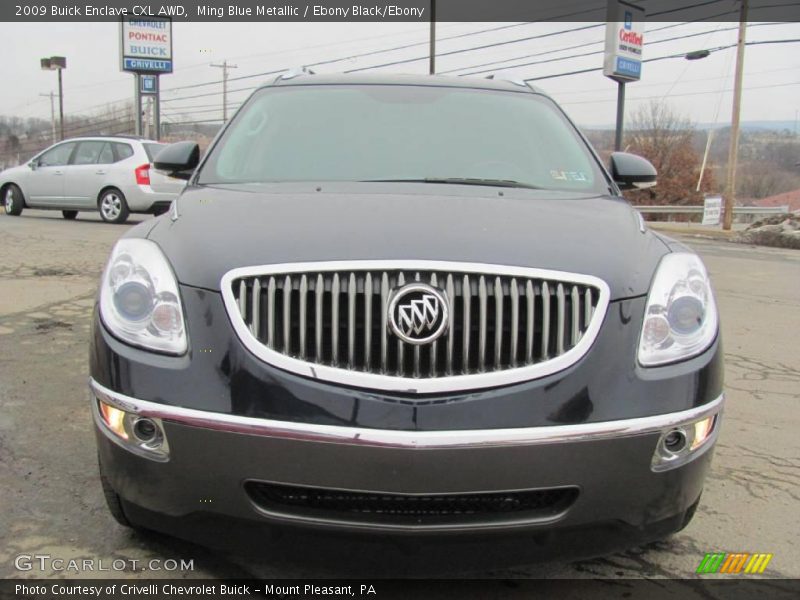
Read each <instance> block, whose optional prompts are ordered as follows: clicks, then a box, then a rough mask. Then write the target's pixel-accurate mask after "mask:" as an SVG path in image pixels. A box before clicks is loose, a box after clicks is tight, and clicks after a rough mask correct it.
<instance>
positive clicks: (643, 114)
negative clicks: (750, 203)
mask: <svg viewBox="0 0 800 600" xmlns="http://www.w3.org/2000/svg"><path fill="white" fill-rule="evenodd" d="M694 134H695V131H694V126H693V124H692V123H691V122H690V121H689V119H688V118H686V117H684V116H682V115H679V114H678V113H676V112H675V111H673V110H672V108H670V106H669V105H668V104H666V103H665V102H663V101H654V102H650V103H649V104H648V105H646V106H643V107H642V108H640V109H639V110H638V111H637V112H636V113H635V114H634V116H633V118H632V119H631V127H630V128H629V130H628V136H627V137H628V139H627V141H628V144H627V150H628V151H630V152H633V153H636V154H640V155H641V156H644V157H645V158H647V159H648V160H649V161H650V162H652V163H653V166H655V168H656V169H657V170H658V186H656V187H655V188H650V189H648V190H641V191H634V192H629V193H626V197H628V199H629V200H631V202H633V203H634V204H676V205H686V204H701V203H702V201H703V196H704V194H705V193H706V192H709V191H711V190H713V189H714V188H715V184H714V175H713V169H712V168H710V167H709V166H707V167H706V172H705V174H704V176H703V182H702V185H701V188H700V191H699V192H697V191H696V185H697V180H698V178H699V176H700V166H701V162H702V157H701V156H700V154H699V153H698V152H697V150H696V149H695V146H694Z"/></svg>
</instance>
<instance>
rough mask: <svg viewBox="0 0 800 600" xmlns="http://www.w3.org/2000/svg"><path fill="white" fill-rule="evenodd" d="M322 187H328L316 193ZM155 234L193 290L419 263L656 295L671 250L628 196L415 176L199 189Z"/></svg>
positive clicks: (616, 295) (616, 293) (622, 294)
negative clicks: (337, 265) (317, 268)
mask: <svg viewBox="0 0 800 600" xmlns="http://www.w3.org/2000/svg"><path fill="white" fill-rule="evenodd" d="M318 190H319V191H318ZM178 214H179V217H178V219H177V220H175V221H173V220H171V219H170V217H169V216H167V215H165V216H164V217H162V218H160V219H158V220H157V221H158V223H157V224H156V225H155V226H154V227H153V229H152V230H151V231H150V233H149V235H148V237H149V238H150V239H152V240H153V241H155V242H156V243H157V244H159V246H161V248H162V249H163V250H164V252H165V254H166V255H167V257H168V258H169V260H170V261H171V263H172V265H173V268H174V269H175V272H176V274H177V277H178V280H179V281H180V282H181V283H182V284H185V285H190V286H197V287H202V288H206V289H211V290H219V289H220V280H221V279H222V276H223V275H224V274H225V273H226V272H227V271H229V270H231V269H234V268H237V267H245V266H255V265H267V264H274V263H297V262H314V261H328V260H330V261H334V260H336V261H346V260H367V259H371V260H381V259H386V260H388V259H394V260H402V259H417V260H441V261H454V262H476V263H490V264H498V265H510V266H521V267H533V268H542V269H554V270H558V271H567V272H570V273H580V274H585V275H594V276H596V277H600V278H601V279H603V280H604V281H606V283H608V285H609V287H610V290H611V299H612V300H613V299H620V298H626V297H631V296H638V295H643V294H646V293H647V290H648V287H649V284H650V279H651V277H652V274H653V272H654V270H655V267H656V265H657V264H658V261H659V259H660V258H661V257H662V256H663V255H664V254H666V253H667V252H668V251H669V250H668V248H667V247H666V245H665V244H664V243H663V242H662V241H661V240H659V239H658V238H657V237H656V236H655V235H653V234H652V233H651V232H649V231H646V232H644V233H643V232H642V231H641V230H640V229H639V222H638V217H637V215H636V213H635V211H634V210H633V209H632V208H631V207H630V206H629V205H628V204H627V203H626V202H625V201H624V200H622V199H620V198H614V197H606V196H589V195H585V194H574V193H564V192H553V191H550V190H548V191H544V190H527V189H513V188H495V187H478V186H465V185H442V184H414V183H363V184H359V183H347V184H345V183H335V184H319V185H315V184H308V183H304V184H271V185H237V186H229V187H221V186H202V187H190V188H187V189H186V191H185V192H184V193H183V194H182V195H181V196H180V198H179V200H178Z"/></svg>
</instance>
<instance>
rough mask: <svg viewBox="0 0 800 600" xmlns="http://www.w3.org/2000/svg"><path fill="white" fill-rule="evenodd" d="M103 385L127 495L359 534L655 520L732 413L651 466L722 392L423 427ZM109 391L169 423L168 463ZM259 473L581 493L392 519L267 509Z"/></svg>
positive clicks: (697, 485)
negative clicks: (132, 393)
mask: <svg viewBox="0 0 800 600" xmlns="http://www.w3.org/2000/svg"><path fill="white" fill-rule="evenodd" d="M91 389H92V393H93V396H94V400H93V405H94V407H95V411H94V413H95V420H96V424H97V428H98V445H99V448H100V460H101V464H102V468H103V471H104V472H105V474H106V476H107V477H108V479H109V482H110V483H111V485H112V487H114V489H115V490H117V492H118V493H119V494H120V495H121V496H122V497H123V498H124V499H125V500H126V501H128V502H130V503H132V504H134V505H136V506H138V507H141V508H144V509H146V510H148V511H152V512H154V513H160V514H164V515H169V516H173V517H178V516H187V515H190V514H192V513H196V512H206V513H208V512H211V513H217V514H220V515H225V516H229V517H235V518H240V519H241V518H245V519H250V520H256V521H261V522H262V523H264V522H271V523H275V524H286V523H291V524H302V525H305V526H311V527H322V528H329V529H330V528H333V529H339V530H350V531H353V530H364V529H369V530H377V531H392V532H421V533H424V532H445V531H450V532H470V531H477V530H508V529H519V528H532V529H537V528H538V529H541V528H543V527H548V526H554V525H557V526H559V527H580V526H588V525H596V524H597V523H603V522H615V521H616V522H623V523H625V524H626V525H629V526H631V527H634V528H636V527H646V526H647V525H649V524H652V523H656V522H659V521H663V520H665V519H668V518H670V517H674V516H675V515H679V514H682V513H683V512H685V511H686V510H687V509H688V508H689V507H690V506H691V505H692V504H694V503H695V502H696V501H697V499H698V498H699V496H700V493H701V491H702V485H703V479H704V475H705V472H706V469H707V468H708V464H709V461H710V456H711V452H710V450H711V449H712V447H713V443H714V440H715V438H716V435H717V433H718V431H719V419H718V418H717V422H716V426H715V427H714V429H713V431H712V433H711V436H710V437H709V439H708V440H707V442H706V443H705V444H703V445H702V446H701V447H700V448H698V449H697V450H696V451H695V452H694V453H693V454H692V456H691V457H690V460H689V461H688V462H686V464H684V465H683V466H681V467H679V468H675V469H670V470H667V471H663V472H657V471H654V470H653V468H652V464H651V462H652V457H653V454H654V451H655V448H656V446H657V444H659V441H660V439H661V437H662V435H663V434H664V433H665V432H667V431H669V430H672V429H674V428H675V427H679V426H682V425H686V424H689V423H692V422H696V421H697V420H698V419H701V418H703V417H707V416H713V415H716V416H717V417H718V416H719V415H720V413H721V411H722V407H723V399H722V397H721V396H720V397H719V398H718V399H717V400H715V401H713V402H711V403H708V404H706V405H703V406H701V407H698V408H695V409H690V410H687V411H682V412H680V413H672V414H666V415H657V416H651V417H644V418H638V419H628V420H624V421H615V422H601V423H590V424H582V425H571V426H569V425H568V426H552V427H540V428H518V429H493V430H468V431H447V432H435V431H430V432H410V431H393V430H365V429H358V428H347V427H337V426H330V425H314V424H304V423H288V422H281V421H271V420H265V419H258V418H252V417H241V416H231V415H224V414H215V413H209V412H205V411H198V410H193V409H183V408H176V407H169V406H165V405H163V404H157V403H153V402H147V401H140V400H137V399H134V398H131V397H128V396H124V395H121V394H117V393H115V392H112V391H111V390H108V389H107V388H105V387H103V386H102V385H100V384H98V383H97V382H95V381H93V380H92V381H91ZM98 400H99V401H102V402H103V403H105V404H109V405H111V406H114V407H117V408H119V409H121V410H124V411H127V412H129V413H133V414H135V415H137V416H139V417H150V418H154V419H159V420H160V422H161V423H162V425H163V428H164V432H165V435H166V438H167V439H168V440H169V446H170V454H169V459H168V460H167V461H163V462H157V461H153V460H148V459H147V458H142V457H140V456H138V455H136V454H134V453H132V452H130V451H129V450H127V449H126V448H125V445H124V444H121V443H119V440H118V439H117V438H116V437H115V435H114V434H113V433H111V432H110V431H109V429H108V428H107V427H106V425H105V422H104V421H103V420H102V418H101V417H100V415H99V412H98V411H97V409H96V407H97V401H98ZM253 483H257V484H264V483H267V484H280V485H281V486H293V487H299V488H312V489H322V490H333V491H341V492H342V493H345V492H366V493H369V494H373V495H378V496H380V495H389V496H392V495H404V496H406V497H407V496H414V495H419V496H424V497H426V498H429V497H435V496H438V495H450V496H459V495H469V494H476V493H481V494H491V493H497V492H502V493H505V494H509V495H510V494H514V493H515V492H520V491H530V490H564V489H569V490H574V494H573V495H571V496H570V498H569V499H568V501H567V502H564V503H562V504H561V505H559V506H554V507H551V508H552V510H545V511H540V512H538V513H527V514H526V513H513V512H508V513H501V514H484V515H460V516H459V515H451V516H450V518H446V519H441V518H432V517H429V516H421V517H412V518H406V517H403V516H402V515H401V516H400V518H392V516H391V515H389V516H388V517H387V515H386V514H378V513H369V512H367V513H364V512H361V513H358V514H354V513H352V512H348V511H347V510H346V509H344V510H340V511H338V512H328V513H325V512H323V513H320V512H319V511H316V512H315V511H313V510H311V511H309V510H307V507H306V508H298V507H297V506H288V505H287V506H283V507H281V506H274V505H265V504H264V503H263V502H262V501H261V499H260V498H259V497H258V495H254V494H253V493H251V492H250V490H251V487H252V484H253ZM453 517H455V518H453Z"/></svg>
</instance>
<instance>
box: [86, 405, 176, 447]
mask: <svg viewBox="0 0 800 600" xmlns="http://www.w3.org/2000/svg"><path fill="white" fill-rule="evenodd" d="M95 407H96V409H97V410H96V411H95V419H96V421H97V425H98V426H99V427H100V430H101V431H102V432H103V433H105V434H106V436H107V437H108V438H109V439H110V440H112V441H113V442H115V443H116V444H117V445H119V446H121V447H123V448H125V449H126V450H129V451H130V452H133V453H134V454H138V455H139V456H143V457H145V458H150V459H152V460H157V461H161V462H163V461H166V460H169V445H168V444H167V438H166V434H165V432H164V426H163V424H162V423H161V419H157V418H155V417H145V416H141V415H138V414H136V413H132V412H128V411H125V410H122V409H121V408H119V407H117V406H114V405H112V404H109V403H107V402H104V401H102V400H100V399H96V401H95Z"/></svg>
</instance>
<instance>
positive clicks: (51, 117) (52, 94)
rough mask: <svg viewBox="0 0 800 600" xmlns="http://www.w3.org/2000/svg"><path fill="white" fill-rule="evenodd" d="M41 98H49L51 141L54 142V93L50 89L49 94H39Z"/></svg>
mask: <svg viewBox="0 0 800 600" xmlns="http://www.w3.org/2000/svg"><path fill="white" fill-rule="evenodd" d="M39 95H40V96H42V97H43V98H50V130H51V134H52V138H51V140H50V141H51V142H52V143H54V144H55V143H56V104H55V102H56V95H55V94H54V93H53V92H52V91H51V92H50V93H49V94H39Z"/></svg>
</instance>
